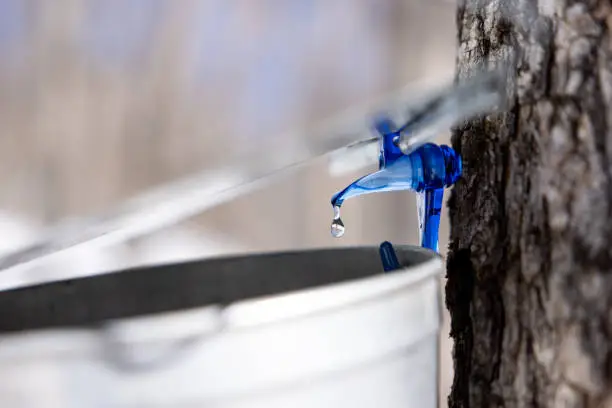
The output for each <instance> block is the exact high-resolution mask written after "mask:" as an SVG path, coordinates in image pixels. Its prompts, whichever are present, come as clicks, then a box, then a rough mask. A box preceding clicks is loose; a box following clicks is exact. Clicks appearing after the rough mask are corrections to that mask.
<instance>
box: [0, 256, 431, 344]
mask: <svg viewBox="0 0 612 408" xmlns="http://www.w3.org/2000/svg"><path fill="white" fill-rule="evenodd" d="M395 248H396V251H397V254H398V256H399V257H400V261H402V263H403V264H404V265H407V266H406V267H404V268H402V269H400V270H397V271H393V272H387V273H385V272H383V268H382V264H381V265H380V272H378V273H377V269H376V267H375V266H374V265H372V266H369V267H368V270H370V268H373V269H372V272H373V273H367V274H363V275H360V276H355V277H354V278H351V279H346V280H344V279H342V280H338V281H329V282H328V283H325V284H321V285H314V286H303V287H297V286H296V287H294V288H288V290H285V291H278V292H269V293H263V292H261V293H255V292H257V291H255V292H254V293H251V294H250V295H248V296H246V297H242V298H241V297H235V298H234V299H227V302H226V301H224V300H222V298H220V299H219V300H218V301H212V302H210V303H202V304H197V305H196V304H193V303H192V304H189V303H190V302H185V306H184V307H181V308H178V307H174V306H170V307H167V305H166V306H164V307H163V308H165V307H167V308H166V309H164V310H162V309H163V308H160V309H157V310H156V308H151V309H150V310H147V311H145V310H143V311H142V313H138V314H132V313H131V312H128V313H126V314H125V315H124V316H119V315H118V314H116V313H114V312H110V313H106V312H104V313H103V314H108V316H107V317H103V316H102V315H99V316H98V317H94V318H90V317H87V319H82V318H80V317H77V318H75V319H76V320H72V321H70V319H68V321H66V322H65V324H61V322H51V323H49V324H47V323H45V324H38V323H34V324H32V325H31V326H29V327H25V326H24V327H23V328H20V329H18V330H17V331H20V332H23V331H24V330H26V331H33V330H45V331H49V330H51V331H53V330H58V329H59V330H70V329H74V330H79V329H82V328H86V327H89V328H92V327H96V326H97V327H98V328H100V327H101V326H102V327H109V325H110V326H112V325H119V326H123V325H124V324H123V323H125V325H127V326H132V325H133V326H141V324H139V322H142V325H144V324H146V323H147V322H155V323H157V322H162V321H164V320H165V321H169V320H171V321H173V322H174V321H175V320H177V321H178V323H177V324H179V325H180V326H181V327H182V329H181V330H178V332H191V331H193V329H192V326H196V327H197V326H199V328H200V330H199V332H200V333H202V331H205V332H208V333H210V334H212V333H216V332H220V331H226V330H234V329H239V328H248V327H255V326H259V325H263V324H268V323H276V322H279V321H286V320H292V319H297V318H301V317H304V316H309V315H313V314H317V313H328V312H330V311H332V310H333V309H336V308H339V307H350V306H351V305H354V304H356V303H359V302H363V301H367V300H368V299H376V298H382V297H384V296H385V295H386V294H391V293H393V292H396V291H399V290H406V287H408V286H410V285H416V284H418V282H420V281H422V280H426V279H428V278H431V277H432V276H435V275H440V274H441V272H442V269H443V268H442V265H441V264H442V262H441V257H440V256H439V254H437V253H435V252H433V251H430V250H427V249H423V248H421V247H416V246H411V245H397V246H396V247H395ZM362 250H366V251H368V252H370V253H372V256H378V255H374V254H378V247H377V246H372V245H369V246H368V245H366V246H346V247H336V248H329V247H327V248H311V249H305V250H290V251H272V252H261V253H254V254H239V255H235V256H232V255H223V256H218V257H216V258H206V259H201V260H194V261H186V262H181V263H173V264H172V265H180V264H187V265H191V266H196V267H197V265H198V264H202V263H207V262H211V261H212V262H214V261H215V260H216V261H217V262H219V261H220V262H221V263H222V262H223V260H224V259H234V260H236V259H239V260H241V262H245V261H247V262H248V261H249V258H253V257H255V258H257V257H259V256H261V257H266V256H273V257H274V256H277V255H280V256H283V254H284V255H287V254H298V257H308V255H309V254H316V253H321V252H322V251H323V252H327V253H330V252H331V253H338V254H342V253H344V254H343V255H339V257H342V256H346V255H349V256H350V254H351V253H352V252H353V251H355V252H356V253H357V252H360V251H362ZM327 257H328V258H329V254H328V255H327ZM402 258H403V259H402ZM157 268H160V269H162V271H163V270H164V269H166V268H168V266H164V265H156V266H153V267H150V266H149V267H139V268H130V269H128V270H126V271H115V272H111V273H110V275H121V274H122V273H123V272H128V271H134V270H135V269H140V270H141V272H140V274H139V275H136V276H139V278H138V279H142V278H143V276H144V277H146V274H147V273H148V272H150V271H151V269H157ZM142 272H145V273H144V274H143V273H142ZM197 273H199V272H197ZM132 276H134V275H132ZM85 279H88V278H85ZM78 280H80V279H78ZM133 282H137V280H133ZM67 283H69V284H70V285H69V286H67V289H66V290H67V291H66V292H65V291H64V286H63V285H62V284H61V282H60V286H56V287H59V290H58V293H59V295H62V294H63V293H66V294H70V293H72V292H71V291H72V290H73V289H72V288H73V287H74V286H73V284H72V283H71V282H67ZM54 285H55V284H54ZM36 286H41V285H35V286H33V287H32V288H35V287H36ZM44 286H46V285H44ZM102 287H104V285H102ZM22 289H26V288H22ZM39 289H42V288H41V287H39ZM105 291H108V288H107V289H105ZM20 292H21V289H17V291H16V292H13V294H12V295H11V296H13V297H15V296H17V297H19V298H22V295H21V294H20ZM73 293H77V292H73ZM84 293H87V289H86V290H85V292H84ZM127 293H129V292H127ZM197 294H198V292H195V295H197ZM33 295H36V292H33ZM33 295H32V296H33ZM124 295H125V293H124ZM36 296H37V295H36ZM189 296H191V297H193V296H194V293H191V294H190V295H189ZM43 298H44V297H43ZM67 299H68V300H67V303H65V304H66V305H69V304H71V303H70V302H74V301H76V300H75V299H76V297H75V298H74V299H72V298H70V297H68V298H67ZM9 300H10V297H9V298H7V300H6V301H9ZM179 303H183V300H180V301H177V304H179ZM26 304H27V302H26ZM15 307H17V306H15ZM62 307H63V308H65V307H68V306H62ZM59 310H62V309H59ZM199 311H204V313H205V314H209V313H212V316H211V318H210V319H209V318H203V317H202V316H200V317H198V312H199ZM60 313H61V312H60ZM94 313H96V312H94ZM113 314H115V315H114V316H112V315H113ZM81 319H82V320H83V323H80V322H79V320H81ZM202 319H203V320H202ZM85 320H87V321H85ZM128 323H129V324H128ZM194 323H195V324H194ZM8 324H9V325H10V324H12V323H10V322H9V323H8ZM135 328H136V329H137V330H138V328H137V327H135ZM15 330H16V329H13V328H11V327H10V326H8V328H7V329H6V330H3V331H2V335H3V336H5V335H7V334H9V333H11V332H13V333H14V332H15ZM160 331H161V332H162V334H160V336H161V337H166V336H170V334H167V335H166V334H164V333H163V332H164V330H161V329H160Z"/></svg>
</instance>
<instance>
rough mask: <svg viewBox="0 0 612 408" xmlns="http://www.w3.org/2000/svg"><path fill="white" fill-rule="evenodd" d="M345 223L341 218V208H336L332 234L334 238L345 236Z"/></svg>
mask: <svg viewBox="0 0 612 408" xmlns="http://www.w3.org/2000/svg"><path fill="white" fill-rule="evenodd" d="M344 230H345V228H344V223H343V222H342V219H341V218H340V207H339V206H337V205H335V206H334V220H333V221H332V223H331V234H332V236H333V237H334V238H340V237H341V236H343V235H344Z"/></svg>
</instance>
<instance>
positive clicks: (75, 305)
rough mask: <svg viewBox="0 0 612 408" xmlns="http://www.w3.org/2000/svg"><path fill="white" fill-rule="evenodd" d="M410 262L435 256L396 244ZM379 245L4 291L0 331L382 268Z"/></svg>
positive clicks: (242, 295) (146, 310)
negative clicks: (377, 246)
mask: <svg viewBox="0 0 612 408" xmlns="http://www.w3.org/2000/svg"><path fill="white" fill-rule="evenodd" d="M396 253H397V256H398V260H399V262H400V264H401V265H402V266H403V267H411V266H414V265H418V264H420V263H423V262H425V261H427V260H430V259H431V258H432V257H434V256H436V255H434V254H433V253H431V252H430V251H427V250H420V249H419V248H415V247H411V246H397V247H396ZM382 273H383V269H382V265H381V261H380V256H379V253H378V248H376V247H353V248H342V249H313V250H306V251H294V252H282V253H264V254H249V255H241V256H237V257H220V258H213V259H206V260H198V261H193V262H185V263H180V264H168V265H159V266H152V267H142V268H135V269H130V270H125V271H119V272H113V273H109V274H105V275H97V276H92V277H86V278H78V279H71V280H63V281H58V282H53V283H47V284H42V285H37V286H32V287H25V288H19V289H15V290H10V291H5V292H0V311H1V312H0V332H5V333H6V332H13V331H22V330H33V329H48V328H57V327H74V326H88V325H96V324H97V323H101V322H103V321H105V320H108V319H118V318H126V317H134V316H140V315H149V314H156V313H163V312H171V311H177V310H183V309H191V308H197V307H202V306H207V305H213V304H215V305H228V304H231V303H235V302H239V301H243V300H248V299H253V298H257V297H261V296H271V295H277V294H282V293H287V292H293V291H299V290H302V289H310V288H316V287H320V286H326V285H330V284H334V283H341V282H348V281H352V280H356V279H360V278H365V277H368V276H373V275H378V274H382Z"/></svg>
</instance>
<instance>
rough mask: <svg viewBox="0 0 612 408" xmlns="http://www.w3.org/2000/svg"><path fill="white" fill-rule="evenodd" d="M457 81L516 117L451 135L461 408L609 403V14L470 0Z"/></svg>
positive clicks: (450, 286) (455, 401)
mask: <svg viewBox="0 0 612 408" xmlns="http://www.w3.org/2000/svg"><path fill="white" fill-rule="evenodd" d="M459 3H460V4H459V9H458V15H457V24H458V29H459V52H458V61H457V67H458V78H462V77H465V76H467V75H469V74H470V71H471V70H472V69H473V68H474V67H475V65H476V64H481V63H485V64H488V65H489V66H493V65H497V64H499V63H507V64H509V66H510V70H509V75H508V81H507V84H508V95H507V97H508V102H509V106H510V109H508V110H507V111H505V112H506V113H503V114H496V115H491V116H489V117H486V118H484V119H480V120H475V121H471V122H469V123H466V124H465V125H464V126H462V127H461V128H458V129H456V130H455V131H454V132H453V139H452V144H453V147H454V148H455V149H457V150H458V151H459V152H460V153H461V154H462V156H463V159H464V177H463V179H462V180H461V181H460V182H458V183H457V184H456V186H455V188H454V189H453V192H452V194H451V198H450V201H449V209H450V219H451V243H450V248H449V255H448V265H447V266H448V282H447V287H446V292H447V307H448V309H449V310H450V313H451V319H452V320H451V336H452V337H453V339H454V343H455V346H454V351H453V358H454V363H455V377H454V382H453V387H452V391H451V394H450V396H449V406H451V407H585V408H586V407H588V408H591V407H593V408H594V407H612V222H609V220H610V216H611V213H612V138H611V136H612V63H611V61H612V38H611V36H612V34H611V26H612V6H611V5H610V1H571V0H567V1H563V0H539V1H538V0H464V1H459Z"/></svg>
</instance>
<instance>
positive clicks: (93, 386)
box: [0, 246, 442, 408]
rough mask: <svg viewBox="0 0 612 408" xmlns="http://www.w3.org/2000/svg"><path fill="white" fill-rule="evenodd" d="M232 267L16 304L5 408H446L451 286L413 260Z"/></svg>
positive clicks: (80, 288) (4, 375) (0, 337)
mask: <svg viewBox="0 0 612 408" xmlns="http://www.w3.org/2000/svg"><path fill="white" fill-rule="evenodd" d="M396 251H397V255H398V258H399V260H400V263H401V264H402V265H405V266H406V268H405V269H403V270H399V271H395V272H391V273H383V272H382V266H381V263H380V258H379V255H378V248H376V247H366V248H344V249H325V250H311V251H298V252H287V253H272V254H259V255H248V256H239V257H226V258H218V259H210V260H204V261H197V262H189V263H183V264H175V265H165V266H157V267H148V268H139V269H133V270H129V271H124V272H120V273H113V274H107V275H99V276H94V277H90V278H82V279H76V280H72V281H64V282H56V283H50V284H46V285H41V286H35V287H29V288H22V289H15V290H13V291H8V292H2V293H0V311H1V312H0V313H1V314H0V333H1V334H0V406H2V408H26V407H27V408H43V407H45V408H55V407H57V408H60V407H61V408H87V407H147V408H150V407H219V408H229V407H236V408H238V407H253V408H259V407H261V408H264V407H265V408H306V407H308V408H313V407H316V408H332V407H333V408H339V407H353V408H361V407H363V408H366V407H367V408H383V407H384V408H395V407H397V408H400V407H401V408H411V407H413V408H434V407H436V406H437V391H438V390H437V375H438V366H437V365H438V362H437V361H438V350H437V348H438V331H439V327H440V320H441V309H440V308H441V302H440V291H439V274H440V271H441V269H442V262H441V260H440V259H439V258H438V256H437V255H436V254H434V253H432V252H429V251H425V250H422V249H420V248H415V247H408V246H398V247H397V248H396Z"/></svg>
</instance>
